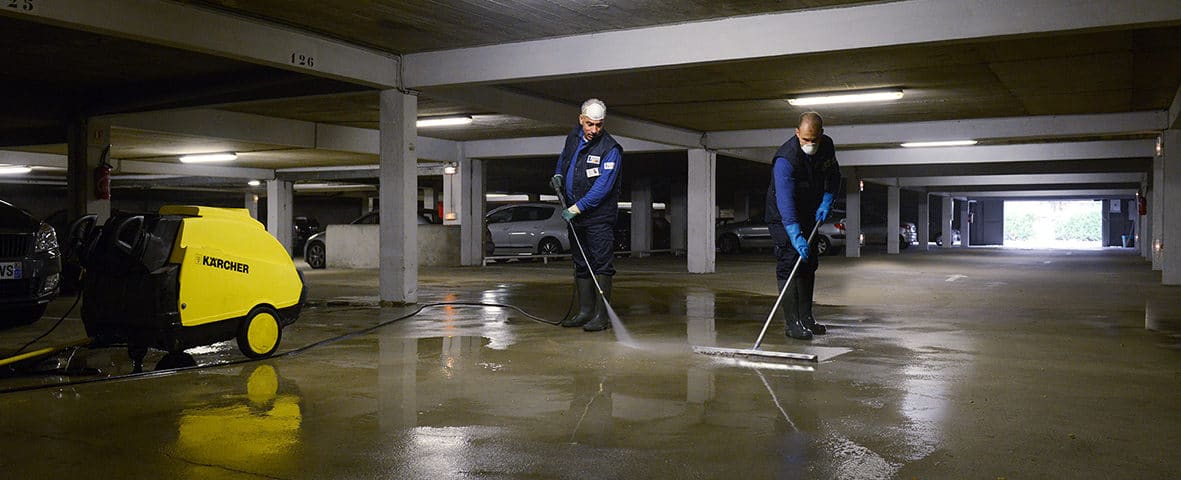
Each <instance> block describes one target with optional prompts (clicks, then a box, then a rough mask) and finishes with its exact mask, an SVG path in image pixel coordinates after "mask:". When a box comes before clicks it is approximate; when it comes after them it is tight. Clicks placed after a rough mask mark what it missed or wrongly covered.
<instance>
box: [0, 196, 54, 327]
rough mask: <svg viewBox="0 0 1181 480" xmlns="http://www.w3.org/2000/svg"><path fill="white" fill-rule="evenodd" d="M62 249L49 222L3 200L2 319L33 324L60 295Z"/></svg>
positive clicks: (0, 218) (0, 215)
mask: <svg viewBox="0 0 1181 480" xmlns="http://www.w3.org/2000/svg"><path fill="white" fill-rule="evenodd" d="M60 282H61V250H60V248H59V246H58V243H57V232H56V231H54V229H53V227H52V226H50V225H49V224H48V223H46V222H44V221H41V220H39V219H37V218H34V217H33V216H32V215H29V213H28V212H26V211H24V210H22V209H20V208H17V207H14V206H12V204H10V203H8V202H4V201H2V200H0V319H3V321H5V322H6V323H17V324H25V323H32V322H35V321H37V319H39V318H41V315H43V314H44V313H45V307H46V306H48V305H49V302H50V301H51V300H53V299H54V298H55V297H57V294H58V288H59V283H60Z"/></svg>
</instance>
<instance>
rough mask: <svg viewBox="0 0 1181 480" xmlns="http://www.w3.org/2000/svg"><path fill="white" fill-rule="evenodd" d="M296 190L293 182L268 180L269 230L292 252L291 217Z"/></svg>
mask: <svg viewBox="0 0 1181 480" xmlns="http://www.w3.org/2000/svg"><path fill="white" fill-rule="evenodd" d="M294 203H295V192H294V191H293V190H292V185H291V182H288V181H285V180H267V231H268V232H270V233H271V236H273V237H275V239H276V240H278V241H279V244H280V245H282V246H283V248H284V249H286V250H287V251H288V252H291V219H292V216H293V214H294Z"/></svg>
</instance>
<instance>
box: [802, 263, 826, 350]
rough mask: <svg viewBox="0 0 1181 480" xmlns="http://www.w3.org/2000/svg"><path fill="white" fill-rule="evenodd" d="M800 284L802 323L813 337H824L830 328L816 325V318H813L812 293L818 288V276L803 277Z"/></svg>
mask: <svg viewBox="0 0 1181 480" xmlns="http://www.w3.org/2000/svg"><path fill="white" fill-rule="evenodd" d="M799 282H800V298H801V300H802V301H801V302H800V321H801V322H802V323H803V324H804V328H807V329H808V330H810V331H811V332H812V334H813V335H824V334H825V333H827V332H828V328H825V326H824V325H821V324H819V323H816V317H813V316H812V292H813V291H814V290H815V288H816V275H814V274H813V275H801V276H800V277H799Z"/></svg>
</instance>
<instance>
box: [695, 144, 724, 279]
mask: <svg viewBox="0 0 1181 480" xmlns="http://www.w3.org/2000/svg"><path fill="white" fill-rule="evenodd" d="M717 163H718V156H717V153H714V152H711V151H708V150H705V149H701V148H694V149H691V150H689V185H688V187H689V201H688V207H689V212H688V213H689V222H688V227H689V228H688V235H689V238H688V240H689V245H688V253H687V257H688V263H689V273H713V272H714V267H715V265H714V256H715V255H716V254H717V252H716V251H715V250H714V227H715V219H716V218H717V215H716V213H717V177H716V175H715V173H716V172H715V170H716V168H717Z"/></svg>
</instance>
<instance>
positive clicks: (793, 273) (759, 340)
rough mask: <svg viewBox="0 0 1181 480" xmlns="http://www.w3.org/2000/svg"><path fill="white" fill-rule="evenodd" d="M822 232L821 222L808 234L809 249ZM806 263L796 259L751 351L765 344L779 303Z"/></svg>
mask: <svg viewBox="0 0 1181 480" xmlns="http://www.w3.org/2000/svg"><path fill="white" fill-rule="evenodd" d="M817 230H820V222H816V226H814V227H812V233H809V234H808V248H812V240H813V239H814V238H815V237H816V231H817ZM803 261H804V257H799V256H797V257H796V264H795V266H793V267H791V274H789V275H788V276H787V281H786V282H784V283H783V289H782V290H780V291H779V297H777V298H776V299H775V306H773V307H771V313H768V314H767V321H766V322H763V331H761V332H759V338H757V339H755V346H753V347H750V349H751V350H758V349H759V345H761V344H762V343H763V336H764V335H766V334H767V327H770V326H771V319H772V318H775V311H776V310H779V303H780V302H782V301H783V294H784V293H787V287H788V286H790V285H791V281H792V279H793V278H795V276H796V271H797V270H799V269H800V262H803Z"/></svg>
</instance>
